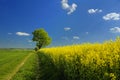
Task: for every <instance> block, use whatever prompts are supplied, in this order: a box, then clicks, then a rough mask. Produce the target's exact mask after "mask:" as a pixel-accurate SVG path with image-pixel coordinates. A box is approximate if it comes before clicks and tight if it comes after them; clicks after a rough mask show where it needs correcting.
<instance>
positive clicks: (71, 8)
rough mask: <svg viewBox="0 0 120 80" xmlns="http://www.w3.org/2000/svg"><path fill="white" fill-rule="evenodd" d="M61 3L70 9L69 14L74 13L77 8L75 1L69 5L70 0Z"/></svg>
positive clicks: (63, 6) (64, 7)
mask: <svg viewBox="0 0 120 80" xmlns="http://www.w3.org/2000/svg"><path fill="white" fill-rule="evenodd" d="M61 4H62V8H63V9H65V10H67V11H68V13H67V14H71V13H73V12H74V11H75V10H76V8H77V4H75V3H73V4H72V5H69V4H68V0H62V1H61Z"/></svg>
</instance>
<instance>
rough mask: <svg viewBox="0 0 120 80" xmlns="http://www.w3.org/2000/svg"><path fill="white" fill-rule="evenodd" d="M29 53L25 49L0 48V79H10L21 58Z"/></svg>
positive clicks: (21, 60) (20, 62)
mask: <svg viewBox="0 0 120 80" xmlns="http://www.w3.org/2000/svg"><path fill="white" fill-rule="evenodd" d="M30 53H31V51H27V50H19V49H18V50H15V49H12V50H11V49H1V50H0V80H9V79H11V78H12V77H13V76H14V74H15V72H16V71H17V69H18V68H20V67H19V65H20V64H22V62H23V60H24V59H25V58H26V57H27V56H28V55H29V54H30Z"/></svg>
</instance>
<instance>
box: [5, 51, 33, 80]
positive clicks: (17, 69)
mask: <svg viewBox="0 0 120 80" xmlns="http://www.w3.org/2000/svg"><path fill="white" fill-rule="evenodd" d="M32 54H33V53H29V54H28V55H27V56H26V57H25V58H24V59H23V61H22V62H21V63H20V64H19V65H18V66H17V67H16V68H15V69H14V70H13V72H12V73H11V74H9V75H8V77H7V78H6V79H5V80H11V79H12V77H13V76H14V75H15V74H16V73H17V72H18V71H19V69H20V68H21V67H22V66H23V65H24V63H25V62H26V60H27V59H28V58H29V57H30V56H31V55H32Z"/></svg>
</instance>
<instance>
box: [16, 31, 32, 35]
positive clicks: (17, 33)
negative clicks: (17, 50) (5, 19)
mask: <svg viewBox="0 0 120 80" xmlns="http://www.w3.org/2000/svg"><path fill="white" fill-rule="evenodd" d="M16 35H18V36H30V34H29V33H26V32H16Z"/></svg>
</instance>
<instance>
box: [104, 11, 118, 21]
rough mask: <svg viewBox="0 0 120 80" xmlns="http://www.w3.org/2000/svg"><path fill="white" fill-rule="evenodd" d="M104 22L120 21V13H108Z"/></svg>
mask: <svg viewBox="0 0 120 80" xmlns="http://www.w3.org/2000/svg"><path fill="white" fill-rule="evenodd" d="M103 19H104V20H120V13H115V12H113V13H108V14H107V15H105V16H103Z"/></svg>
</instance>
